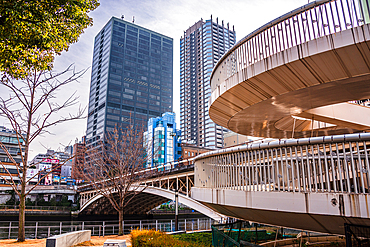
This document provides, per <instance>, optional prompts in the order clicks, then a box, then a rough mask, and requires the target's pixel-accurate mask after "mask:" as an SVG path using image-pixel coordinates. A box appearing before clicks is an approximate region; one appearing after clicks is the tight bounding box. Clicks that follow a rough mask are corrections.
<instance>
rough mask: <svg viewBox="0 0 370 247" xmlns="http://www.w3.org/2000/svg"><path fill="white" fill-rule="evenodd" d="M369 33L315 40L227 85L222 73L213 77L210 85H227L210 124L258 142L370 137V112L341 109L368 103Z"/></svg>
mask: <svg viewBox="0 0 370 247" xmlns="http://www.w3.org/2000/svg"><path fill="white" fill-rule="evenodd" d="M369 29H370V26H369V24H367V25H364V26H361V27H356V28H353V29H351V30H345V31H342V32H339V33H335V34H332V35H328V36H325V37H321V38H318V39H315V40H311V41H309V42H306V43H304V44H301V45H298V46H294V47H292V48H289V49H287V50H286V51H284V52H279V53H277V54H274V55H272V56H270V57H267V58H265V59H263V60H261V61H258V62H256V63H255V64H253V66H249V67H246V68H244V69H243V70H241V71H239V72H237V73H235V74H234V75H232V76H230V77H228V78H224V79H223V80H222V78H221V76H222V75H223V74H222V73H216V72H214V78H213V79H212V83H214V84H217V82H218V81H217V80H218V79H220V81H224V82H222V83H221V84H220V85H219V86H218V87H219V91H220V93H218V92H217V90H216V89H214V90H213V96H212V99H211V101H212V104H211V106H210V109H209V115H210V117H211V119H212V120H213V121H214V122H215V123H217V124H219V125H221V126H224V127H226V128H228V129H230V130H232V131H234V132H236V133H240V134H243V135H250V136H256V137H271V138H291V137H294V138H301V137H309V136H312V131H314V132H315V135H318V136H323V135H336V134H348V133H356V132H362V131H369V130H370V120H369V118H367V117H366V116H368V115H369V112H370V111H369V109H366V108H364V109H361V107H360V106H352V105H350V104H340V103H343V102H348V101H353V100H360V99H368V98H369V97H370V89H369V87H368V84H369V80H370V60H369V58H370V49H369V47H370V41H369V40H370V36H369V33H370V31H369ZM218 76H220V78H218ZM325 106H327V109H326V108H325V109H323V108H322V107H325ZM329 106H333V107H336V110H335V111H334V110H333V107H331V108H330V107H329ZM361 111H363V112H364V113H360V112H361ZM351 116H357V117H351ZM358 116H361V117H358ZM347 118H348V119H347ZM311 120H312V121H311ZM319 122H321V125H320V123H319ZM316 125H317V126H316Z"/></svg>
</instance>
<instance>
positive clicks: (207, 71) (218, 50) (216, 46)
mask: <svg viewBox="0 0 370 247" xmlns="http://www.w3.org/2000/svg"><path fill="white" fill-rule="evenodd" d="M235 39H236V36H235V31H234V27H233V29H232V30H231V29H230V27H229V24H227V25H226V26H225V25H224V22H223V21H222V22H221V23H219V22H218V18H217V19H216V22H214V21H213V20H212V16H211V19H210V20H206V21H203V19H201V20H200V21H198V22H197V23H195V24H194V25H193V26H191V27H189V28H188V30H186V31H185V32H184V37H181V39H180V129H181V133H182V140H183V141H185V142H187V143H192V144H195V145H197V146H201V147H211V148H221V147H222V146H223V132H224V131H225V130H224V129H223V128H222V127H220V126H218V125H216V124H215V123H213V122H212V120H211V119H210V118H209V115H208V101H209V98H210V94H211V87H210V76H211V73H212V69H213V67H214V66H215V64H216V63H217V61H218V60H219V59H220V58H221V56H222V55H223V54H224V53H225V52H226V51H227V50H228V49H229V48H231V47H232V46H233V45H234V44H235Z"/></svg>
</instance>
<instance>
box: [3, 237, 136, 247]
mask: <svg viewBox="0 0 370 247" xmlns="http://www.w3.org/2000/svg"><path fill="white" fill-rule="evenodd" d="M107 239H124V240H126V245H127V246H131V239H130V235H129V234H128V235H123V236H117V235H111V236H105V237H98V236H92V237H91V241H90V242H85V243H83V244H80V245H78V246H95V247H99V246H103V244H104V242H105V240H107ZM0 246H2V247H45V246H46V239H27V240H26V241H25V242H23V243H18V242H17V241H16V240H15V239H5V240H0Z"/></svg>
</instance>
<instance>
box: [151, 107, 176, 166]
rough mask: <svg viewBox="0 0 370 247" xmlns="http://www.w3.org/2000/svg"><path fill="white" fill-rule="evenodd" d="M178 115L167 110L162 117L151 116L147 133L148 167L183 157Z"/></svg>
mask: <svg viewBox="0 0 370 247" xmlns="http://www.w3.org/2000/svg"><path fill="white" fill-rule="evenodd" d="M175 120H176V116H175V113H173V112H166V113H164V114H162V117H157V118H150V119H149V121H148V130H147V131H146V132H145V133H144V135H145V144H144V145H145V147H146V149H147V157H148V162H147V167H156V166H158V165H163V164H166V163H169V162H173V161H178V160H179V159H180V157H181V131H180V130H178V129H176V121H175Z"/></svg>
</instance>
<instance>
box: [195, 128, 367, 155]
mask: <svg viewBox="0 0 370 247" xmlns="http://www.w3.org/2000/svg"><path fill="white" fill-rule="evenodd" d="M369 140H370V133H356V134H346V135H333V136H320V137H309V138H299V139H286V140H276V141H270V142H261V143H251V144H247V145H242V146H236V147H231V148H225V149H220V150H216V151H211V152H208V153H203V154H200V155H198V156H196V157H195V161H198V160H201V159H204V158H207V157H212V156H214V155H220V154H229V153H234V152H239V151H247V150H248V151H249V150H263V149H268V148H279V147H292V146H301V145H308V144H319V143H341V142H346V141H369Z"/></svg>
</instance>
